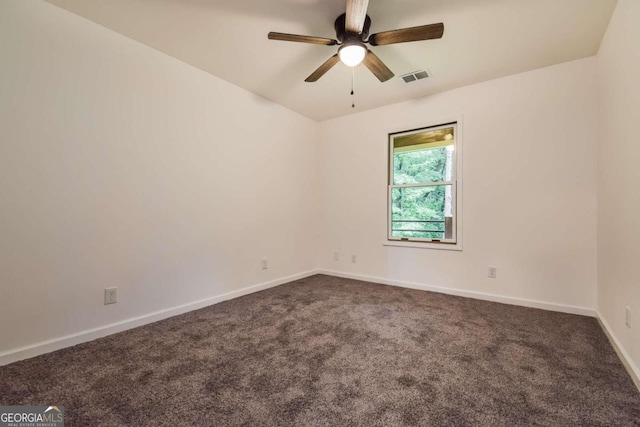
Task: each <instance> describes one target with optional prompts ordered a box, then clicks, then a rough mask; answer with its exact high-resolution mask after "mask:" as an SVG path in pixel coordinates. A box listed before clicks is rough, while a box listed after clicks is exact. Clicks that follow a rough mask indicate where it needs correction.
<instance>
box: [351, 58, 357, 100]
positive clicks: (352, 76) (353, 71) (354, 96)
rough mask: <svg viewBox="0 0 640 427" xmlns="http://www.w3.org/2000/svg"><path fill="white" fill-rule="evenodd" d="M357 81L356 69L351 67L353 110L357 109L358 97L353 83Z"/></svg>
mask: <svg viewBox="0 0 640 427" xmlns="http://www.w3.org/2000/svg"><path fill="white" fill-rule="evenodd" d="M355 79H356V67H351V108H356V95H355V93H354V92H353V83H354V81H355Z"/></svg>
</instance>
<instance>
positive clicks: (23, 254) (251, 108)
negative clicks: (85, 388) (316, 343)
mask: <svg viewBox="0 0 640 427" xmlns="http://www.w3.org/2000/svg"><path fill="white" fill-rule="evenodd" d="M317 127H318V124H317V123H315V122H313V121H311V120H309V119H306V118H304V117H302V116H300V115H298V114H296V113H293V112H291V111H289V110H286V109H284V108H282V107H280V106H277V105H275V104H273V103H271V102H269V101H267V100H265V99H261V98H258V97H256V96H255V95H253V94H251V93H249V92H246V91H244V90H241V89H239V88H237V87H235V86H232V85H231V84H229V83H226V82H224V81H222V80H220V79H218V78H216V77H213V76H211V75H209V74H207V73H204V72H202V71H200V70H198V69H195V68H193V67H191V66H188V65H186V64H184V63H182V62H180V61H178V60H176V59H173V58H171V57H168V56H166V55H164V54H161V53H159V52H157V51H155V50H153V49H150V48H148V47H146V46H143V45H141V44H139V43H137V42H135V41H133V40H131V39H128V38H126V37H123V36H121V35H119V34H116V33H114V32H112V31H110V30H107V29H105V28H103V27H100V26H98V25H96V24H94V23H92V22H90V21H87V20H85V19H83V18H80V17H78V16H76V15H73V14H71V13H69V12H66V11H64V10H62V9H59V8H57V7H55V6H52V5H51V4H48V3H44V2H41V1H35V0H32V1H2V2H0V129H1V135H2V137H1V138H2V139H1V141H0V194H1V199H0V204H1V206H0V353H2V352H3V351H4V352H7V351H10V350H13V349H15V348H17V347H21V346H27V345H31V344H34V343H38V342H40V341H42V340H47V339H51V338H56V337H61V336H64V335H67V334H73V333H76V332H79V331H82V330H86V329H90V328H97V327H101V326H104V325H106V324H110V323H113V322H117V321H121V320H124V319H128V318H131V317H134V316H139V315H144V314H148V313H150V312H154V311H156V310H162V309H165V308H168V307H174V306H177V305H180V304H185V303H188V302H192V301H196V300H199V299H203V298H207V297H211V296H215V295H219V294H222V293H225V292H229V291H234V290H237V289H240V288H243V287H246V286H249V285H254V284H257V283H261V282H265V281H269V280H273V279H277V278H282V277H285V276H289V275H293V274H296V273H300V272H304V271H307V270H311V269H313V268H314V267H315V260H314V259H313V251H312V250H311V247H312V244H313V241H314V236H313V230H314V224H315V223H316V222H317V221H316V218H315V217H314V215H315V212H316V208H315V203H316V202H315V200H316V199H315V198H314V197H313V196H312V195H313V194H314V193H317V188H316V186H317V184H318V182H317V174H316V173H315V170H316V164H317V160H316V157H317V155H316V149H317V141H316V135H317ZM263 256H268V257H269V265H270V267H269V269H268V270H265V271H263V270H261V268H260V259H261V258H262V257H263ZM111 286H117V287H118V288H119V302H118V303H117V304H115V305H110V306H104V305H103V301H102V298H103V288H105V287H111Z"/></svg>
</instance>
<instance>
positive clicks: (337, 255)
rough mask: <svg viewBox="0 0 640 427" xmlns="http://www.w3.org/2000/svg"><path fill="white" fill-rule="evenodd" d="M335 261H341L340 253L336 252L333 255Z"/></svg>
mask: <svg viewBox="0 0 640 427" xmlns="http://www.w3.org/2000/svg"><path fill="white" fill-rule="evenodd" d="M333 260H334V261H340V253H339V252H334V253H333Z"/></svg>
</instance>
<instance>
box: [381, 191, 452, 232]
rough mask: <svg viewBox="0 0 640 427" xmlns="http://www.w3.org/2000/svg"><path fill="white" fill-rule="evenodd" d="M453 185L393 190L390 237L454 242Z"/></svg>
mask: <svg viewBox="0 0 640 427" xmlns="http://www.w3.org/2000/svg"><path fill="white" fill-rule="evenodd" d="M452 203H453V198H452V186H451V185H436V186H431V187H404V188H393V189H392V190H391V236H392V237H417V238H423V239H455V236H453V218H452V217H453V205H452Z"/></svg>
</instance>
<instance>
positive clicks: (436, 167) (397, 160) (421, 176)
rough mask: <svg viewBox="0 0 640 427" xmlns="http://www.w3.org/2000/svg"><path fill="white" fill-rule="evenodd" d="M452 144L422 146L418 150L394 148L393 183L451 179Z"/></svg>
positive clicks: (416, 182) (417, 182)
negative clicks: (398, 149)
mask: <svg viewBox="0 0 640 427" xmlns="http://www.w3.org/2000/svg"><path fill="white" fill-rule="evenodd" d="M452 144H453V142H452ZM452 144H451V145H446V146H440V147H435V148H426V149H425V148H422V149H420V150H409V151H400V152H396V150H394V154H393V184H394V185H399V184H420V183H427V182H442V181H452V180H453V145H452ZM407 148H408V147H407Z"/></svg>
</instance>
